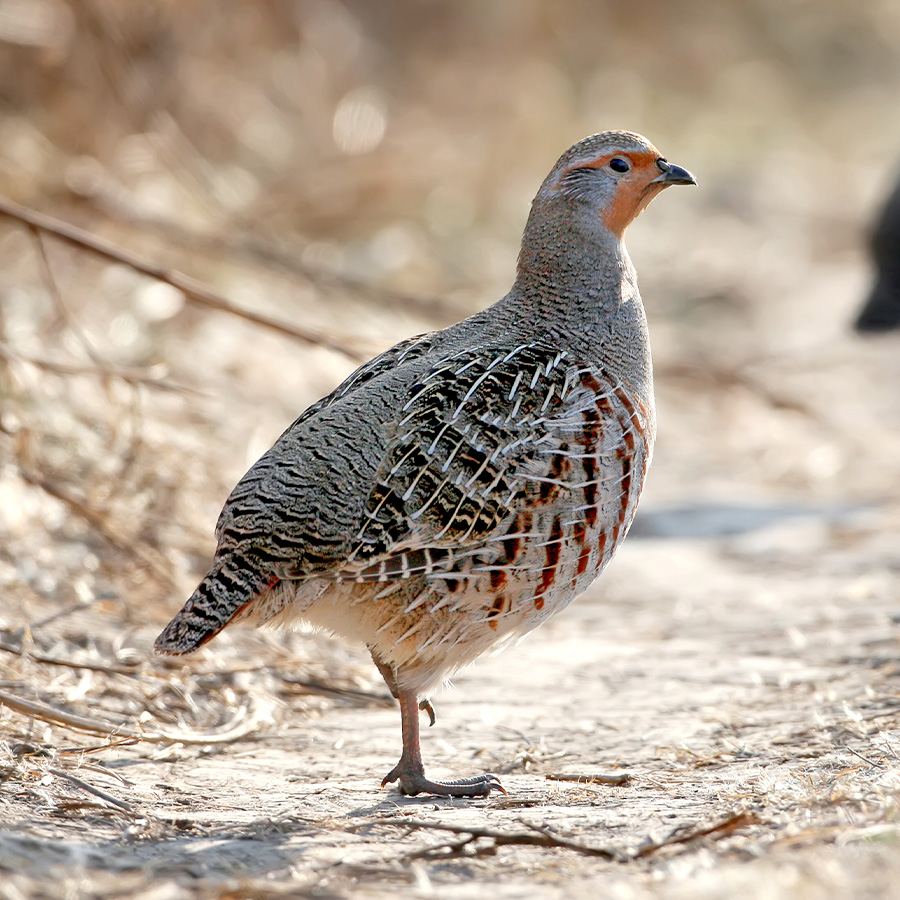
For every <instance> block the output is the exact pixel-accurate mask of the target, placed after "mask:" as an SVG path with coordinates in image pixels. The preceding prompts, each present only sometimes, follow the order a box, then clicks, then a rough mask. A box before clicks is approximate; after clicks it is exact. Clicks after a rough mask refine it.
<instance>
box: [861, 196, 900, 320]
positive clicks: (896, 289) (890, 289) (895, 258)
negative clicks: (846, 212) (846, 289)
mask: <svg viewBox="0 0 900 900" xmlns="http://www.w3.org/2000/svg"><path fill="white" fill-rule="evenodd" d="M869 246H870V249H871V253H872V258H873V260H874V261H875V268H876V275H875V284H874V285H873V287H872V291H871V293H870V294H869V298H868V300H867V301H866V305H865V306H864V307H863V308H862V311H861V312H860V313H859V315H858V316H857V319H856V323H855V328H856V330H857V331H890V330H891V329H892V328H900V180H898V181H897V184H896V185H895V186H894V190H893V192H892V193H891V195H890V197H889V198H888V200H887V203H885V205H884V208H883V209H882V211H881V216H880V217H879V219H878V222H877V224H876V225H875V229H874V231H873V232H872V237H871V240H870V244H869Z"/></svg>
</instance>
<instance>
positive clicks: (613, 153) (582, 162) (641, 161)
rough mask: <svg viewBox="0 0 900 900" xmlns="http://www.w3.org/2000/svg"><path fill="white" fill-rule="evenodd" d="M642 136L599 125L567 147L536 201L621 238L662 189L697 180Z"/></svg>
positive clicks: (585, 228)
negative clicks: (597, 130)
mask: <svg viewBox="0 0 900 900" xmlns="http://www.w3.org/2000/svg"><path fill="white" fill-rule="evenodd" d="M696 183H697V182H696V181H695V180H694V176H693V175H691V173H690V172H688V171H687V169H682V168H681V167H680V166H676V165H673V164H672V163H670V162H668V161H667V160H666V159H664V158H663V156H662V154H661V153H660V152H659V150H657V149H656V147H654V146H653V144H651V143H650V142H649V141H648V140H647V139H646V138H644V137H641V135H639V134H634V133H633V132H630V131H604V132H602V133H601V134H593V135H591V136H590V137H586V138H584V140H581V141H579V142H578V143H577V144H575V145H573V146H572V147H570V148H569V149H568V150H566V152H565V153H563V155H562V156H561V157H560V158H559V160H558V161H557V163H556V165H555V166H554V167H553V169H552V171H551V172H550V174H549V175H548V176H547V178H546V179H545V180H544V183H543V184H542V185H541V189H540V191H539V192H538V195H537V197H535V206H536V207H538V206H541V207H544V209H545V210H546V211H547V212H550V209H552V210H553V213H554V214H555V215H554V216H553V217H554V218H558V217H559V216H563V217H565V218H566V219H567V220H568V222H569V223H570V225H572V226H575V227H576V228H577V229H578V230H579V231H581V232H587V233H590V232H592V231H594V230H595V229H600V228H602V229H604V230H606V231H607V232H609V233H610V234H612V235H614V236H615V237H616V238H618V239H620V240H621V238H622V235H623V234H624V232H625V229H626V228H627V227H628V225H629V224H630V223H631V222H632V221H633V220H634V219H635V218H636V217H637V216H638V215H639V214H640V213H641V212H642V211H643V209H644V208H645V207H646V206H647V204H648V203H649V202H650V201H651V200H652V199H653V198H654V197H655V196H656V195H657V194H658V193H659V192H660V191H662V190H663V189H665V188H667V187H669V185H672V184H696Z"/></svg>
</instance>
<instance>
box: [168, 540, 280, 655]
mask: <svg viewBox="0 0 900 900" xmlns="http://www.w3.org/2000/svg"><path fill="white" fill-rule="evenodd" d="M275 580H276V581H277V579H275ZM271 585H272V579H269V578H267V577H266V576H265V575H264V574H263V573H262V572H259V571H258V570H257V569H255V568H253V567H252V566H251V565H250V563H249V562H248V561H247V560H246V559H244V558H242V557H239V556H233V555H229V556H224V557H220V558H218V559H216V561H215V562H214V563H213V567H212V569H210V571H209V574H208V575H207V576H206V578H204V579H203V581H201V582H200V584H199V585H198V586H197V590H195V591H194V593H193V594H191V596H190V598H189V599H188V601H187V603H185V604H184V606H183V607H182V608H181V610H180V612H179V613H178V615H176V616H175V618H174V619H172V621H171V622H169V624H168V625H166V627H165V628H164V629H163V631H162V634H160V636H159V637H158V638H157V639H156V642H155V644H154V645H153V646H154V648H155V650H156V651H157V653H170V654H181V653H190V652H191V651H192V650H196V649H197V648H198V647H199V646H201V645H202V644H205V643H206V642H207V641H208V640H210V639H211V638H214V637H215V636H216V635H217V634H218V633H219V632H220V631H221V630H222V629H223V628H224V627H225V626H226V625H227V624H228V623H229V622H230V621H231V620H232V619H234V618H235V616H237V615H238V614H239V613H240V612H241V611H242V610H244V609H245V608H246V607H247V605H248V604H250V603H251V602H252V601H253V599H254V598H255V597H256V596H257V595H258V594H259V593H260V592H261V591H263V590H265V588H267V587H270V586H271Z"/></svg>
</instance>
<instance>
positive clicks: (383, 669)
mask: <svg viewBox="0 0 900 900" xmlns="http://www.w3.org/2000/svg"><path fill="white" fill-rule="evenodd" d="M369 653H370V654H371V656H372V662H373V663H375V667H376V668H377V669H378V671H379V672H380V673H381V677H382V678H383V679H384V683H385V684H386V685H387V686H388V690H389V691H390V692H391V696H392V697H393V698H394V699H395V700H399V699H400V691H399V689H398V688H397V679H396V678H394V670H393V669H392V668H391V667H390V666H389V665H388V664H387V663H386V662H384V661H382V660H381V658H380V657H378V656H376V654H375V651H374V650H373V649H372V648H371V647H369ZM419 709H421V710H422V712H425V713H428V725H429V727H430V726H432V725H434V723H435V721H436V719H435V716H434V707H433V706H432V705H431V701H430V700H429V699H428V698H427V697H426V698H425V699H424V700H420V701H419Z"/></svg>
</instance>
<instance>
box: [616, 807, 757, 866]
mask: <svg viewBox="0 0 900 900" xmlns="http://www.w3.org/2000/svg"><path fill="white" fill-rule="evenodd" d="M758 824H759V819H758V818H757V817H756V816H755V815H753V813H748V812H739V813H734V814H733V815H731V816H729V817H728V818H727V819H722V821H720V822H716V823H715V824H714V825H706V826H703V827H702V828H695V829H692V830H690V831H685V830H684V829H683V828H679V829H677V830H676V831H675V832H673V833H672V834H671V835H669V837H667V838H666V839H665V840H662V841H655V842H653V843H649V844H645V845H644V846H643V847H641V848H639V849H638V850H637V851H636V852H635V853H634V854H632V857H631V858H632V859H643V858H644V857H646V856H650V855H651V854H652V853H656V852H657V850H662V849H663V847H672V846H675V845H676V844H689V843H691V842H693V841H696V840H699V839H700V838H704V837H712V838H715V839H716V840H719V839H720V838H724V837H728V836H729V835H732V834H734V832H735V831H739V830H740V829H742V828H747V827H748V826H750V825H758Z"/></svg>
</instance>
